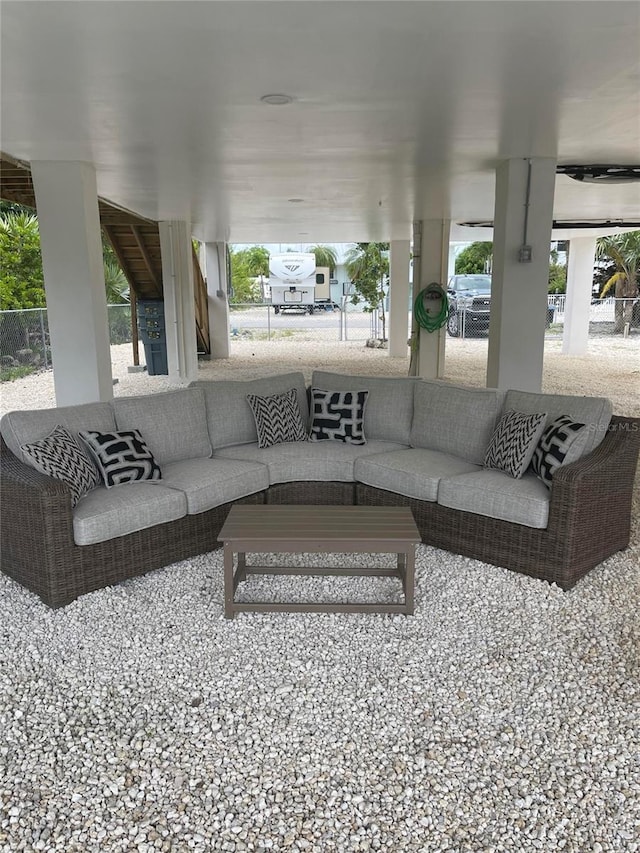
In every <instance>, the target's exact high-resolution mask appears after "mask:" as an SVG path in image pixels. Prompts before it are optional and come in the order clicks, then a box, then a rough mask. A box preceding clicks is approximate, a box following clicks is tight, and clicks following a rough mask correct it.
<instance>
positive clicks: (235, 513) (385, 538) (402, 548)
mask: <svg viewBox="0 0 640 853" xmlns="http://www.w3.org/2000/svg"><path fill="white" fill-rule="evenodd" d="M218 541H219V542H223V543H224V615H225V617H226V618H227V619H233V617H234V615H235V614H236V613H239V612H242V611H258V612H263V613H273V612H285V611H286V612H303V613H320V612H327V613H407V614H411V613H413V593H414V571H415V549H416V545H417V544H419V543H420V542H421V538H420V533H419V532H418V528H417V527H416V524H415V521H414V519H413V515H412V513H411V510H410V509H409V508H408V507H395V506H394V507H379V506H299V505H296V506H289V505H284V504H272V505H264V504H263V505H262V506H259V505H255V504H236V505H235V506H233V507H232V508H231V510H230V511H229V515H228V516H227V520H226V521H225V523H224V525H223V527H222V530H221V531H220V535H219V536H218ZM247 553H272V554H284V553H301V554H302V553H326V554H335V553H349V554H359V553H365V554H368V553H381V554H397V556H398V560H397V568H374V567H371V568H369V567H366V568H356V567H345V568H341V567H318V568H316V567H312V568H309V567H306V566H254V565H249V566H248V565H247V561H246V554H247ZM235 555H237V560H236V559H235ZM250 574H273V575H342V576H346V575H353V576H377V577H397V578H400V580H401V581H402V586H403V590H404V603H402V604H386V603H384V602H376V603H370V604H360V603H354V604H349V603H345V604H343V603H336V602H332V601H306V602H284V603H280V602H275V601H251V602H248V601H247V602H244V601H243V602H239V601H236V600H235V591H236V589H237V587H238V584H239V583H240V582H241V581H243V580H245V579H246V577H247V575H250Z"/></svg>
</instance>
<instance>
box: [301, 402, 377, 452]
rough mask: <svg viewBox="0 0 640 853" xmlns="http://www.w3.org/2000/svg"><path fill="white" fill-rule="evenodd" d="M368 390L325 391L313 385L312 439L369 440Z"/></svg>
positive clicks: (355, 442)
mask: <svg viewBox="0 0 640 853" xmlns="http://www.w3.org/2000/svg"><path fill="white" fill-rule="evenodd" d="M368 396H369V392H368V391H323V390H321V389H320V388H312V389H311V413H312V416H313V420H312V422H311V434H310V436H309V438H310V439H311V441H324V440H326V439H332V440H333V441H344V442H346V443H347V444H366V443H367V440H366V438H365V435H364V407H365V405H366V402H367V397H368Z"/></svg>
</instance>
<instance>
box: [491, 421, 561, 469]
mask: <svg viewBox="0 0 640 853" xmlns="http://www.w3.org/2000/svg"><path fill="white" fill-rule="evenodd" d="M546 419H547V416H546V414H544V413H543V414H536V415H525V414H524V413H523V412H513V411H509V412H505V413H504V415H503V416H502V417H501V418H500V420H499V422H498V425H497V426H496V428H495V430H494V432H493V435H492V436H491V441H490V442H489V447H488V449H487V452H486V454H485V457H484V467H485V468H497V469H498V470H499V471H504V472H505V474H509V475H510V476H511V477H514V479H516V480H518V479H519V478H520V477H522V475H523V474H524V472H525V471H526V470H527V468H528V466H529V462H531V457H532V456H533V453H534V451H535V449H536V445H537V443H538V439H539V438H540V436H541V435H542V431H543V430H544V424H545V421H546Z"/></svg>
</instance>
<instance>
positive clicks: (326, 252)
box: [307, 244, 338, 276]
mask: <svg viewBox="0 0 640 853" xmlns="http://www.w3.org/2000/svg"><path fill="white" fill-rule="evenodd" d="M307 252H311V254H312V255H315V256H316V266H317V267H329V276H333V274H334V272H335V270H336V267H337V266H338V254H337V252H336V250H335V249H334V248H333V246H322V245H320V244H318V245H317V246H309V248H308V249H307Z"/></svg>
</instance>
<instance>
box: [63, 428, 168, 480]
mask: <svg viewBox="0 0 640 853" xmlns="http://www.w3.org/2000/svg"><path fill="white" fill-rule="evenodd" d="M78 435H79V436H80V438H81V439H82V440H83V441H84V442H85V443H86V445H87V447H88V448H89V450H90V451H91V453H92V455H93V458H94V459H95V461H96V464H97V466H98V469H99V471H100V473H101V474H102V479H103V480H104V484H105V486H106V487H107V488H108V489H110V488H111V487H112V486H119V485H121V484H122V483H134V482H136V481H138V480H160V479H161V478H162V473H161V471H160V468H159V467H158V464H157V463H156V460H155V459H154V457H153V453H152V452H151V451H150V450H149V448H148V447H147V445H146V444H145V441H144V439H143V438H142V436H141V435H140V432H139V431H138V430H137V429H129V430H123V431H122V432H97V431H96V430H82V431H81V432H79V433H78Z"/></svg>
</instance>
